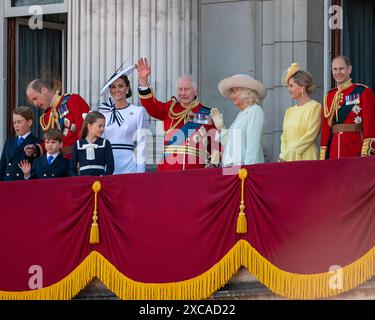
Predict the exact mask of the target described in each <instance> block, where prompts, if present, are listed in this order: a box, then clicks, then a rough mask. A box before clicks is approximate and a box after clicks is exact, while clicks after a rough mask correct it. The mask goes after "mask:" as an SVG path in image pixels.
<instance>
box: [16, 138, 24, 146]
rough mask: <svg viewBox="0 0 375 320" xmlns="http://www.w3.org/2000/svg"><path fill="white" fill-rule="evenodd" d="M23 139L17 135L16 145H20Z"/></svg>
mask: <svg viewBox="0 0 375 320" xmlns="http://www.w3.org/2000/svg"><path fill="white" fill-rule="evenodd" d="M24 140H25V139H24V138H22V137H19V138H18V141H17V147H18V146H20V145H21V144H22V142H23V141H24Z"/></svg>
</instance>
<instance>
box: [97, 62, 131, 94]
mask: <svg viewBox="0 0 375 320" xmlns="http://www.w3.org/2000/svg"><path fill="white" fill-rule="evenodd" d="M134 70H135V66H134V65H133V66H130V67H127V68H125V69H122V70H119V71H116V72H115V74H114V75H113V76H112V77H111V78H110V79H109V80H108V81H107V82H106V84H105V85H104V87H103V89H102V91H101V93H100V94H101V95H104V94H106V93H107V92H108V91H109V87H110V86H111V84H112V83H113V82H115V81H116V80H117V79H118V78H120V77H121V76H128V75H129V74H131V73H132V72H133V71H134Z"/></svg>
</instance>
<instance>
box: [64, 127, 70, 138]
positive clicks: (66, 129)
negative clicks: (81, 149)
mask: <svg viewBox="0 0 375 320" xmlns="http://www.w3.org/2000/svg"><path fill="white" fill-rule="evenodd" d="M68 133H69V129H68V128H65V129H64V131H63V135H64V136H65V137H66V136H67V135H68Z"/></svg>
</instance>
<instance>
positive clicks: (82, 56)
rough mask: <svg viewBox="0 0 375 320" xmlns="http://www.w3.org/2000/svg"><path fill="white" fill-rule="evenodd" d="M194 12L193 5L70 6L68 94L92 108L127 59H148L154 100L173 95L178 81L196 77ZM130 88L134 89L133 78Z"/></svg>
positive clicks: (137, 0)
mask: <svg viewBox="0 0 375 320" xmlns="http://www.w3.org/2000/svg"><path fill="white" fill-rule="evenodd" d="M197 7H198V6H197V0H194V1H190V0H106V1H102V0H80V1H74V0H70V1H69V13H68V16H69V21H68V30H69V36H68V72H67V87H68V91H72V92H79V93H80V94H81V95H82V96H83V97H84V98H85V99H86V100H87V101H88V102H89V104H91V106H92V107H93V108H96V107H97V106H98V104H99V102H100V101H101V100H102V98H100V97H99V94H100V88H101V87H102V86H103V85H104V83H105V81H106V80H107V79H108V78H109V77H110V76H111V75H112V74H113V73H114V72H115V70H116V69H117V68H118V67H119V66H120V65H121V63H122V62H123V61H124V60H125V59H128V60H127V65H130V64H132V63H135V62H136V61H137V59H138V58H139V57H148V58H149V60H150V62H151V66H152V71H153V73H152V78H151V83H152V85H153V87H154V89H155V92H156V95H157V96H158V97H159V98H160V99H167V98H168V97H170V96H171V95H173V94H175V80H176V79H177V77H178V76H180V75H181V74H193V75H194V76H197V63H198V62H197V59H196V57H197V51H198V48H197V40H196V34H195V32H196V29H197V27H196V25H197V19H198V18H197V17H198V14H197ZM132 82H133V83H132V85H133V88H136V87H137V83H138V79H137V74H136V73H134V76H133V77H132ZM135 97H136V95H135ZM134 99H135V101H134V102H135V103H138V98H137V97H136V98H134Z"/></svg>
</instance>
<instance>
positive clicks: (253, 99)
mask: <svg viewBox="0 0 375 320" xmlns="http://www.w3.org/2000/svg"><path fill="white" fill-rule="evenodd" d="M232 89H234V88H232ZM236 89H237V90H238V91H239V96H240V99H241V101H242V102H246V103H248V104H249V105H253V104H259V103H260V102H261V101H260V97H259V94H258V92H256V91H255V90H252V89H250V88H236Z"/></svg>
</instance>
